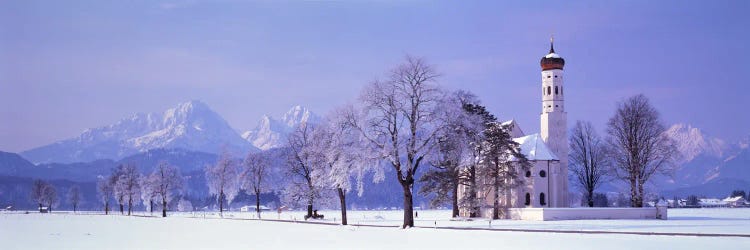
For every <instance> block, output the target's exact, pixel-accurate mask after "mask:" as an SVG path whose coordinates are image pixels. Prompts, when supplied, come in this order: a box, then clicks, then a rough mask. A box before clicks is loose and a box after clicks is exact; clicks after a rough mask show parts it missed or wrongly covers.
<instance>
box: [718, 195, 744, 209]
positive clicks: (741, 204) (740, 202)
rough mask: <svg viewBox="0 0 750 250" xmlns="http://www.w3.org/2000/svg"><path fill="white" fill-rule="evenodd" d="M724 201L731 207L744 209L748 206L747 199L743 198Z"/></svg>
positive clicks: (728, 198) (738, 197)
mask: <svg viewBox="0 0 750 250" xmlns="http://www.w3.org/2000/svg"><path fill="white" fill-rule="evenodd" d="M723 201H724V202H725V203H726V204H727V206H729V207H744V206H747V201H746V200H745V197H742V196H735V197H727V198H725V199H724V200H723Z"/></svg>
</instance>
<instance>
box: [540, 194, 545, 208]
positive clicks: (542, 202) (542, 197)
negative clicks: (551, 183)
mask: <svg viewBox="0 0 750 250" xmlns="http://www.w3.org/2000/svg"><path fill="white" fill-rule="evenodd" d="M539 204H540V205H542V206H544V205H547V201H546V200H544V193H539Z"/></svg>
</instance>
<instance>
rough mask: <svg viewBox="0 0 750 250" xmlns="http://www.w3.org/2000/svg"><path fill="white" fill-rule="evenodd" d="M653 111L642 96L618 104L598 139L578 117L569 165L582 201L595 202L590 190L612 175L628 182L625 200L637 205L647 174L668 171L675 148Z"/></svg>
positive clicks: (648, 177) (587, 124)
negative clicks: (581, 193)
mask: <svg viewBox="0 0 750 250" xmlns="http://www.w3.org/2000/svg"><path fill="white" fill-rule="evenodd" d="M665 131H666V128H665V126H664V125H663V123H662V122H661V121H660V119H659V113H658V112H657V111H656V109H655V108H654V107H653V106H652V105H651V104H650V102H649V100H648V98H647V97H646V96H644V95H636V96H633V97H630V98H628V99H626V100H624V101H623V102H620V103H618V105H617V109H616V111H615V114H614V116H613V117H612V118H610V119H609V122H608V123H607V137H606V138H605V139H601V137H599V135H598V134H597V133H596V130H595V129H594V127H593V126H592V125H591V123H589V122H585V121H578V122H576V125H575V126H574V127H573V129H572V133H571V136H570V155H569V159H570V164H569V168H570V170H571V173H572V174H573V176H574V177H575V179H576V181H577V183H578V184H579V185H580V186H581V187H582V189H583V191H584V197H585V198H586V200H587V204H588V206H591V207H593V206H594V203H595V201H596V197H595V190H596V189H597V188H598V187H599V186H600V185H601V184H602V183H604V182H605V181H606V180H609V179H611V178H616V179H620V180H622V181H624V182H625V183H627V184H629V187H630V204H631V206H633V207H642V206H643V203H644V197H645V191H644V187H645V185H646V183H647V182H648V180H649V179H651V177H652V176H654V175H657V174H670V173H672V172H673V170H674V164H673V163H674V162H675V160H674V159H676V158H677V157H679V153H678V151H677V147H676V146H675V142H674V141H673V140H672V139H670V138H669V137H668V136H667V135H666V134H665V133H664V132H665Z"/></svg>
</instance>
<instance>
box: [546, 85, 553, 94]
mask: <svg viewBox="0 0 750 250" xmlns="http://www.w3.org/2000/svg"><path fill="white" fill-rule="evenodd" d="M551 94H552V87H550V86H547V95H551Z"/></svg>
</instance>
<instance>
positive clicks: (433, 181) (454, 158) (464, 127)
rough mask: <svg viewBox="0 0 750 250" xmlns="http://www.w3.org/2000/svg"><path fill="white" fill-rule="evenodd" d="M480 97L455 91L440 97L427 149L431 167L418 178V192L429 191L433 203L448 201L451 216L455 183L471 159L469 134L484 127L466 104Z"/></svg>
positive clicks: (455, 197)
mask: <svg viewBox="0 0 750 250" xmlns="http://www.w3.org/2000/svg"><path fill="white" fill-rule="evenodd" d="M478 102H479V101H478V100H477V99H476V96H474V95H473V94H471V93H468V92H465V91H456V92H453V93H451V94H449V95H446V96H445V97H444V98H442V99H441V101H440V105H439V106H440V107H441V109H439V110H438V112H436V116H438V119H439V120H440V123H439V127H440V132H439V133H438V137H437V146H436V147H435V148H434V150H433V151H432V152H431V153H430V165H432V166H433V168H430V169H429V170H428V171H427V172H426V173H424V174H423V175H422V177H421V178H419V181H420V182H422V183H423V186H422V188H421V189H420V193H421V194H424V195H431V196H432V198H431V199H430V205H431V206H433V207H436V206H440V205H444V204H451V206H452V208H453V211H452V217H457V216H458V212H459V210H458V208H459V203H458V187H459V184H460V183H461V176H462V173H463V172H464V171H465V170H466V169H467V168H468V167H469V166H470V165H471V163H472V162H473V161H474V159H473V158H472V156H473V155H472V150H473V147H474V146H473V144H472V141H471V140H470V139H471V138H470V137H469V135H472V134H479V133H481V132H482V130H484V120H483V119H481V117H480V116H478V115H475V114H473V113H470V112H468V110H467V109H466V108H465V107H466V106H467V105H470V104H477V103H478Z"/></svg>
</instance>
